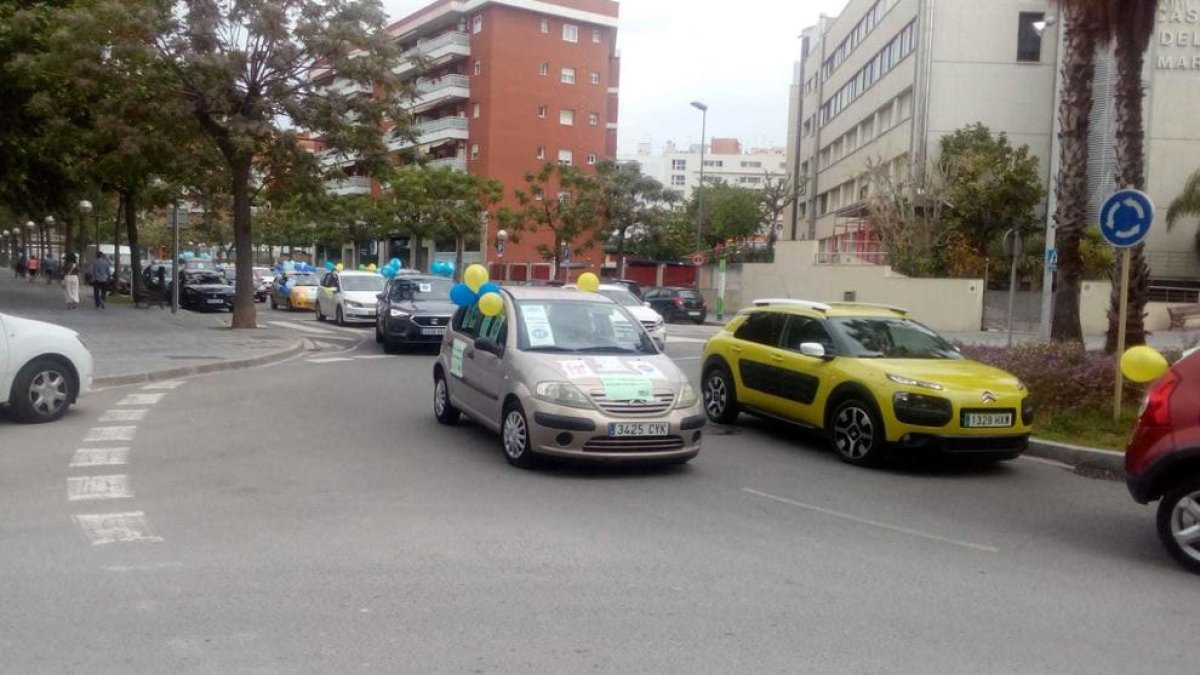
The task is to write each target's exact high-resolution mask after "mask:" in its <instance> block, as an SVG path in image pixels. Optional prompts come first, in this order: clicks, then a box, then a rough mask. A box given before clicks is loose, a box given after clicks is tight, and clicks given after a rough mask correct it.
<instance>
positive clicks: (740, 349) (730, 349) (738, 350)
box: [729, 346, 742, 354]
mask: <svg viewBox="0 0 1200 675" xmlns="http://www.w3.org/2000/svg"><path fill="white" fill-rule="evenodd" d="M729 351H731V352H733V353H734V354H741V353H742V348H741V347H736V346H734V347H730V348H729Z"/></svg>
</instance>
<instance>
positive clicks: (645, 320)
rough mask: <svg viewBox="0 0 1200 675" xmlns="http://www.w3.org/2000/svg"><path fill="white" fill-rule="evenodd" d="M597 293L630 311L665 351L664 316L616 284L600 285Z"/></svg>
mask: <svg viewBox="0 0 1200 675" xmlns="http://www.w3.org/2000/svg"><path fill="white" fill-rule="evenodd" d="M566 288H574V289H578V288H579V286H577V285H576V284H569V285H568V286H566ZM596 292H597V293H599V294H600V295H603V296H604V297H606V298H608V299H609V300H612V301H613V302H615V303H617V304H618V305H621V306H622V307H624V308H625V309H627V310H629V313H630V314H632V315H633V318H635V319H637V320H638V321H639V322H640V323H641V324H642V326H644V327H645V328H646V332H647V333H649V334H650V339H651V340H654V343H655V344H657V345H658V348H659V349H663V348H664V347H666V344H667V326H666V323H665V322H664V321H663V317H662V315H661V314H659V313H658V312H657V311H655V310H654V309H653V308H651V307H650V305H648V304H647V303H645V302H642V301H641V300H639V299H638V297H637V296H636V295H634V294H633V293H630V292H629V289H627V288H625V287H624V286H618V285H616V284H600V287H599V288H598V289H597V290H596Z"/></svg>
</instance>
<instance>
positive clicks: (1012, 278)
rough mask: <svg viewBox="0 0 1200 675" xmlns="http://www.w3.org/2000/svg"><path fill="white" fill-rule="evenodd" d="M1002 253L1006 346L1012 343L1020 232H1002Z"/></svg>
mask: <svg viewBox="0 0 1200 675" xmlns="http://www.w3.org/2000/svg"><path fill="white" fill-rule="evenodd" d="M1004 255H1006V256H1008V260H1009V268H1010V271H1009V275H1008V348H1009V349H1012V343H1013V300H1014V299H1016V297H1017V258H1018V257H1020V256H1021V233H1020V232H1019V231H1018V230H1016V229H1010V230H1006V231H1005V232H1004Z"/></svg>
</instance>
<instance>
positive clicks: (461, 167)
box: [425, 157, 467, 173]
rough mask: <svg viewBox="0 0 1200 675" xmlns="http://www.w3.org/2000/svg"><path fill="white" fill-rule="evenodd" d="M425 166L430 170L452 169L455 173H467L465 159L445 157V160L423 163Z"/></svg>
mask: <svg viewBox="0 0 1200 675" xmlns="http://www.w3.org/2000/svg"><path fill="white" fill-rule="evenodd" d="M425 166H427V167H429V168H431V169H443V168H445V169H453V170H455V171H462V172H463V173H466V171H467V158H466V157H446V158H445V159H431V160H429V161H428V162H425Z"/></svg>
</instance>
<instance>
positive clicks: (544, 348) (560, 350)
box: [524, 345, 577, 354]
mask: <svg viewBox="0 0 1200 675" xmlns="http://www.w3.org/2000/svg"><path fill="white" fill-rule="evenodd" d="M524 351H527V352H554V353H557V354H575V353H576V352H577V350H574V349H568V348H566V347H559V346H558V345H539V346H537V347H527V348H525V350H524Z"/></svg>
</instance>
